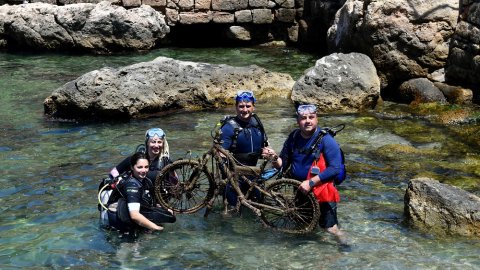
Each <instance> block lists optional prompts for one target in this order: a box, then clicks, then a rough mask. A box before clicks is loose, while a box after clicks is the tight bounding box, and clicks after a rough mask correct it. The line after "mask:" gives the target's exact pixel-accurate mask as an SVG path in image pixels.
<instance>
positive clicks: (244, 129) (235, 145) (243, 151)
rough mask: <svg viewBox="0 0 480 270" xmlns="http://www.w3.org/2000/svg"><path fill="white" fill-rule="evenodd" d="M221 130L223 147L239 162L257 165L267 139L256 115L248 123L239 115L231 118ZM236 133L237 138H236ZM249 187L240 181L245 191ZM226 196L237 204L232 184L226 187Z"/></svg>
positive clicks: (232, 203) (230, 201)
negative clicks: (239, 117)
mask: <svg viewBox="0 0 480 270" xmlns="http://www.w3.org/2000/svg"><path fill="white" fill-rule="evenodd" d="M232 121H234V122H232ZM235 123H236V124H235ZM236 129H237V130H236ZM221 130H222V134H221V140H222V142H223V143H222V147H223V148H225V149H227V150H229V151H230V152H232V153H233V156H234V157H235V159H236V160H237V161H238V162H239V163H241V164H243V165H247V166H256V165H257V161H258V159H259V157H260V155H261V151H262V148H263V147H264V146H265V145H266V143H267V139H266V135H265V132H264V131H263V130H262V128H261V127H260V123H258V121H257V120H256V119H255V117H251V118H250V121H249V122H248V123H247V122H244V121H242V120H240V119H238V117H235V118H231V119H230V120H229V121H227V122H226V123H225V125H223V127H222V128H221ZM236 133H237V135H236V137H237V138H236V139H235V134H236ZM248 187H249V186H248V184H247V183H245V182H243V181H240V188H241V190H242V191H243V192H246V190H247V189H248ZM257 195H258V194H257ZM225 196H226V198H227V200H228V203H229V204H230V205H236V204H237V194H236V192H235V190H233V188H232V187H231V186H230V185H227V187H226V190H225ZM254 196H255V195H254Z"/></svg>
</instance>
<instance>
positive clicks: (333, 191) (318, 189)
mask: <svg viewBox="0 0 480 270" xmlns="http://www.w3.org/2000/svg"><path fill="white" fill-rule="evenodd" d="M315 166H316V167H318V168H319V169H320V172H323V171H324V170H325V169H326V168H327V165H326V163H325V159H324V158H323V154H320V158H319V159H318V160H314V161H313V163H312V166H310V169H309V170H308V175H307V179H310V178H312V177H313V176H314V175H313V174H312V168H313V167H315ZM312 191H313V194H314V195H315V198H317V200H318V202H339V201H340V194H339V193H338V190H337V188H336V187H335V185H334V184H333V180H332V181H328V182H322V183H321V184H320V185H316V186H314V187H313V188H312Z"/></svg>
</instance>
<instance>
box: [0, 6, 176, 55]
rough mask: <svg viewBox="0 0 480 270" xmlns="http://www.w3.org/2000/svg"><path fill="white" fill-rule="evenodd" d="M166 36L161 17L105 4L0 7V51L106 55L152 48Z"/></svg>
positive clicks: (146, 9) (143, 8) (151, 11)
mask: <svg viewBox="0 0 480 270" xmlns="http://www.w3.org/2000/svg"><path fill="white" fill-rule="evenodd" d="M169 31H170V28H169V27H168V26H167V25H166V23H165V20H164V16H163V15H162V14H161V13H159V12H157V11H155V10H154V9H153V8H152V7H150V6H146V5H142V6H140V7H138V8H132V9H128V10H127V9H125V8H124V7H120V6H116V5H112V4H111V3H110V2H106V1H104V2H101V3H98V4H89V3H83V4H71V5H65V6H57V5H50V4H45V3H31V4H23V5H15V6H9V5H3V6H0V46H2V45H3V47H7V48H8V47H9V48H26V49H31V50H47V51H61V50H66V51H72V50H73V51H89V52H94V53H100V54H108V53H114V52H122V51H138V50H148V49H151V48H154V47H155V46H156V45H157V44H158V43H160V40H162V39H163V38H164V37H165V36H166V35H167V34H168V33H169Z"/></svg>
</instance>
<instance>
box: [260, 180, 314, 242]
mask: <svg viewBox="0 0 480 270" xmlns="http://www.w3.org/2000/svg"><path fill="white" fill-rule="evenodd" d="M299 183H300V182H298V181H295V180H291V179H281V180H277V181H275V182H273V183H272V184H271V185H269V186H268V187H267V191H268V192H269V194H270V196H266V197H265V200H264V204H266V205H268V206H270V207H264V208H263V209H262V220H263V222H264V223H265V224H266V225H267V226H270V227H273V228H275V229H277V230H280V231H285V232H291V233H305V232H308V231H311V230H313V229H314V228H315V226H316V223H317V222H318V218H319V209H318V203H317V201H316V199H315V198H314V197H313V195H311V194H308V195H305V194H303V193H300V192H298V186H299Z"/></svg>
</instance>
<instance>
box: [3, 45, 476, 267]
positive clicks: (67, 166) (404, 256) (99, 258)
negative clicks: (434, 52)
mask: <svg viewBox="0 0 480 270" xmlns="http://www.w3.org/2000/svg"><path fill="white" fill-rule="evenodd" d="M160 55H163V56H169V57H174V58H177V59H182V60H191V61H203V62H211V63H227V64H232V65H250V64H257V65H259V66H262V67H266V68H268V69H271V70H275V71H281V72H288V73H290V74H291V75H292V76H293V77H294V78H295V79H296V78H298V77H299V76H300V75H301V74H302V73H303V71H304V70H305V69H306V68H308V67H309V66H312V65H314V63H315V60H316V57H315V56H311V55H307V54H302V53H299V52H297V51H295V50H291V49H278V48H277V49H267V48H261V49H260V48H244V49H238V48H234V49H219V48H216V49H161V50H157V51H154V52H151V53H148V54H143V55H130V56H109V57H107V56H74V55H21V54H5V53H0V93H1V96H0V102H1V103H0V104H2V106H1V107H0V114H1V118H0V130H1V133H0V138H1V140H0V157H1V159H0V172H2V176H1V177H0V185H1V189H0V210H1V211H2V215H1V216H0V269H20V268H21V269H39V268H45V269H50V268H53V269H66V268H72V269H184V268H194V269H195V268H197V269H205V268H210V269H251V268H265V269H272V268H273V269H332V268H341V269H349V268H350V269H353V268H354V269H458V268H461V269H479V265H480V257H479V256H478V254H480V241H479V240H475V239H468V238H463V237H438V236H435V235H429V234H427V233H421V232H418V231H415V230H412V229H410V228H408V227H406V226H405V225H403V196H404V193H405V188H406V185H407V182H408V180H409V179H411V178H412V177H415V176H418V175H426V176H433V177H435V178H437V179H439V180H441V181H442V182H447V183H450V184H454V185H457V186H460V187H462V188H465V189H467V190H469V191H471V192H473V193H475V194H477V195H480V188H479V178H480V169H479V168H480V166H479V165H480V156H479V149H478V144H473V145H472V143H471V139H468V138H462V137H461V135H459V134H457V133H455V132H453V131H452V128H450V127H443V126H436V125H431V124H429V123H427V122H425V121H423V120H421V119H417V118H414V117H410V118H404V119H399V120H385V119H382V118H381V117H378V112H375V111H372V112H365V113H362V114H355V115H328V116H324V117H322V118H321V124H322V125H324V126H333V125H335V124H338V123H346V124H347V128H346V129H345V131H343V132H341V133H340V134H339V135H337V140H338V141H339V142H340V143H341V145H342V148H343V149H344V151H345V152H346V158H347V166H348V170H349V178H347V180H346V182H345V183H344V184H342V186H340V193H341V196H342V202H341V203H340V204H339V219H340V223H341V227H342V228H343V229H344V230H345V232H346V233H347V234H348V236H349V239H350V242H351V243H352V250H351V251H350V252H345V251H344V250H341V249H339V247H338V246H337V244H336V242H335V240H334V239H332V237H330V236H329V235H326V234H325V233H323V232H322V231H320V230H317V231H316V232H315V233H313V234H310V235H305V236H300V237H299V236H292V235H286V234H281V233H275V232H271V231H270V230H268V229H265V228H263V227H262V225H261V223H260V222H259V221H257V220H256V218H255V217H254V216H253V215H252V214H251V213H248V212H247V211H244V215H243V216H242V217H223V216H221V215H220V214H218V213H213V214H211V215H210V216H209V217H208V219H204V218H203V217H202V213H201V212H200V213H197V214H195V215H180V216H178V222H177V223H175V224H173V225H172V224H167V225H166V226H165V231H164V232H162V233H159V234H144V235H141V236H140V237H139V238H138V239H136V240H133V239H128V238H125V237H124V238H120V237H119V235H118V234H116V233H114V232H108V231H103V230H101V229H100V228H99V227H98V220H97V219H98V212H97V209H96V207H97V206H96V204H97V203H96V191H97V187H98V181H99V179H101V178H102V177H104V176H105V175H106V173H107V172H108V170H109V169H110V168H111V167H112V166H114V165H115V164H116V163H117V162H119V161H120V160H121V159H122V158H124V157H125V156H126V155H128V154H130V153H131V152H132V151H133V149H134V148H135V146H136V145H137V144H139V143H141V141H142V138H143V134H144V131H145V130H146V129H148V128H149V127H152V126H160V127H162V128H163V129H165V130H166V132H167V136H168V139H169V144H170V147H171V150H173V151H172V153H173V157H174V158H180V157H182V156H184V155H185V154H186V152H187V151H188V150H192V151H193V152H194V153H195V154H201V153H202V152H203V151H205V150H206V149H207V148H208V147H209V145H210V129H211V128H212V127H213V125H214V123H216V122H217V121H218V120H219V119H220V118H221V117H222V116H223V115H225V114H231V113H233V110H232V109H231V108H226V109H222V110H218V111H207V112H198V113H178V114H174V115H169V116H163V117H156V118H149V119H142V120H132V121H128V122H116V123H97V124H79V123H54V122H46V121H45V120H44V118H43V105H42V102H43V99H44V98H45V97H47V96H48V95H50V93H51V92H52V91H53V90H54V89H55V88H57V87H59V86H60V85H62V84H64V83H66V82H67V81H69V80H72V79H74V78H76V77H78V76H80V75H81V74H83V73H85V72H88V71H90V70H93V69H98V68H101V67H103V66H122V65H128V64H131V63H135V62H139V61H149V60H152V59H154V58H155V57H157V56H160ZM403 109H404V108H402V106H399V105H391V107H388V108H385V109H384V110H403ZM257 112H258V113H259V115H260V116H261V117H262V120H263V122H264V125H265V127H266V129H267V132H268V134H269V138H270V140H271V143H272V145H273V147H274V148H275V149H277V150H279V149H280V147H281V145H282V143H283V141H284V139H285V138H286V136H287V135H288V132H289V131H290V130H291V129H292V128H293V127H294V126H295V121H294V118H293V116H294V115H293V106H292V105H291V104H290V102H288V101H287V100H276V101H270V102H269V103H266V102H259V103H258V107H257ZM469 127H470V128H472V127H473V128H478V126H475V124H472V125H471V126H469ZM462 128H463V127H462ZM469 142H470V143H469ZM401 146H408V147H410V148H408V149H410V151H403V150H402V149H403V148H401ZM412 149H413V150H412Z"/></svg>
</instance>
